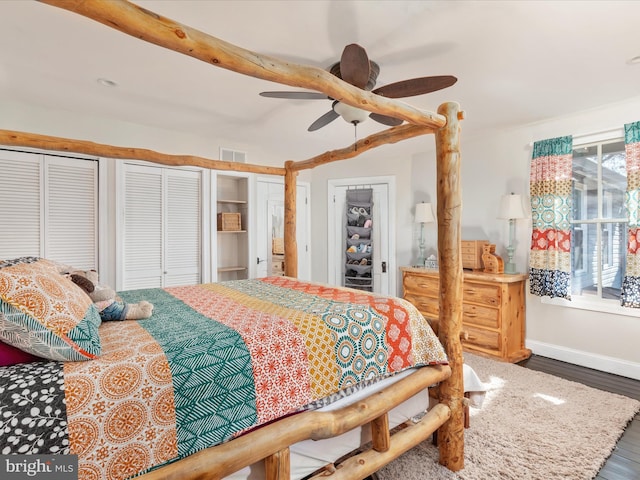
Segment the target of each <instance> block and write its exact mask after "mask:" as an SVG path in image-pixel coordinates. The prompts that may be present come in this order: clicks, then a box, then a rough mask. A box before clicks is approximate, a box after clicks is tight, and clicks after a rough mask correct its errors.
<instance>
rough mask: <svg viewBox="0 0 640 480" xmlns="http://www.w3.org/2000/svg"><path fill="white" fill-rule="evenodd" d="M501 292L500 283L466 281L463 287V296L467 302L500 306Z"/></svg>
mask: <svg viewBox="0 0 640 480" xmlns="http://www.w3.org/2000/svg"><path fill="white" fill-rule="evenodd" d="M501 292H502V290H501V289H500V286H499V285H494V284H493V285H492V284H485V283H473V282H465V283H464V285H463V287H462V298H463V301H464V302H465V303H467V302H473V303H481V304H483V305H491V306H493V307H499V306H500V295H501Z"/></svg>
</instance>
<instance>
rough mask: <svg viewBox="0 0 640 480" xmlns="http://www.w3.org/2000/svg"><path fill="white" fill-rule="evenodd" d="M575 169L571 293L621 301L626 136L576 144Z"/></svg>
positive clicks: (625, 221) (624, 230) (623, 260)
mask: <svg viewBox="0 0 640 480" xmlns="http://www.w3.org/2000/svg"><path fill="white" fill-rule="evenodd" d="M572 173H573V182H572V183H573V192H572V200H573V205H572V208H573V220H572V238H573V245H572V266H573V268H572V271H571V296H572V298H573V299H577V298H578V297H590V298H592V299H605V300H612V301H614V300H615V302H616V303H617V304H619V303H620V290H621V287H622V280H623V278H624V274H625V262H626V247H627V220H626V212H625V203H624V202H625V193H626V189H627V174H626V164H625V145H624V140H622V139H615V140H608V141H601V142H596V143H590V144H585V145H580V146H575V145H574V150H573V172H572Z"/></svg>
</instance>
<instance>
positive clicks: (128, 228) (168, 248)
mask: <svg viewBox="0 0 640 480" xmlns="http://www.w3.org/2000/svg"><path fill="white" fill-rule="evenodd" d="M201 185H202V176H201V172H199V171H189V170H178V169H170V168H162V167H148V166H143V165H132V164H126V165H125V182H124V242H123V243H124V245H123V286H122V289H123V290H129V289H136V288H155V287H167V286H175V285H186V284H193V283H200V279H201V273H200V272H201V252H202V247H201V242H202V240H201V234H202V227H201V225H202V221H201V208H202V203H201V202H202V201H201V197H202V192H201V190H202V186H201Z"/></svg>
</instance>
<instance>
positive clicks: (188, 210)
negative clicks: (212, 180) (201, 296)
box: [164, 170, 202, 287]
mask: <svg viewBox="0 0 640 480" xmlns="http://www.w3.org/2000/svg"><path fill="white" fill-rule="evenodd" d="M165 184H166V188H165V191H166V212H167V214H166V228H165V237H166V242H165V245H166V248H165V253H166V258H165V267H166V272H167V273H166V275H165V278H164V285H165V286H167V287H170V286H173V285H193V284H196V283H201V274H200V271H201V270H200V265H201V264H202V259H201V252H202V245H201V234H200V232H202V223H201V216H202V215H201V211H202V200H201V199H202V188H201V185H202V172H199V171H198V172H194V171H187V170H165Z"/></svg>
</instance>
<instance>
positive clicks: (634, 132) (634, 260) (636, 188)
mask: <svg viewBox="0 0 640 480" xmlns="http://www.w3.org/2000/svg"><path fill="white" fill-rule="evenodd" d="M624 144H625V145H624V149H625V155H626V164H627V193H626V195H625V204H626V205H625V206H626V209H627V220H628V222H629V224H628V229H629V235H628V244H627V270H626V274H625V277H624V280H623V281H622V291H621V295H620V303H621V304H622V306H624V307H633V308H640V245H638V241H640V238H639V235H638V224H639V223H640V221H639V219H640V122H634V123H628V124H626V125H625V126H624Z"/></svg>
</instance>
